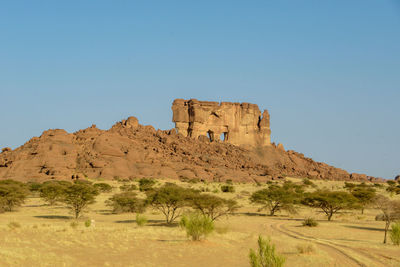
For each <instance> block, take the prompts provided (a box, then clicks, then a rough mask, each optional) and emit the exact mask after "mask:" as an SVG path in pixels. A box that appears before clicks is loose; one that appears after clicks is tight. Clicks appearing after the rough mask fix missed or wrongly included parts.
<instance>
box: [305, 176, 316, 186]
mask: <svg viewBox="0 0 400 267" xmlns="http://www.w3.org/2000/svg"><path fill="white" fill-rule="evenodd" d="M303 185H305V186H312V187H315V186H316V185H315V184H314V183H313V182H312V181H311V180H310V179H308V178H304V179H303Z"/></svg>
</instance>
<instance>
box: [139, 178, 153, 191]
mask: <svg viewBox="0 0 400 267" xmlns="http://www.w3.org/2000/svg"><path fill="white" fill-rule="evenodd" d="M155 184H156V181H155V180H153V179H148V178H142V179H140V180H139V190H140V191H141V192H143V191H149V190H151V189H153V186H154V185H155Z"/></svg>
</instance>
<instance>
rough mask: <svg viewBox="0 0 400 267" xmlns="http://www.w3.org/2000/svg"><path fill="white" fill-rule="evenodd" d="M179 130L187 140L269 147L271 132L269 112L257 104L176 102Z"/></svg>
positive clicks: (174, 106) (175, 120) (192, 100)
mask: <svg viewBox="0 0 400 267" xmlns="http://www.w3.org/2000/svg"><path fill="white" fill-rule="evenodd" d="M172 111H173V118H172V121H173V122H175V128H176V129H177V131H178V132H179V133H180V134H182V135H183V136H188V137H191V138H195V139H198V138H199V137H200V138H202V139H204V137H205V136H206V137H207V138H208V139H209V140H210V141H211V142H213V141H223V142H226V143H229V144H233V145H241V146H253V147H256V146H268V145H270V144H271V137H270V136H271V130H270V126H269V114H268V111H267V110H264V112H263V113H262V114H261V111H260V109H259V108H258V106H257V105H255V104H250V103H230V102H221V103H218V102H210V101H198V100H196V99H190V100H183V99H176V100H175V101H174V102H173V104H172Z"/></svg>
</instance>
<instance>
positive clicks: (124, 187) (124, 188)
mask: <svg viewBox="0 0 400 267" xmlns="http://www.w3.org/2000/svg"><path fill="white" fill-rule="evenodd" d="M119 189H120V190H121V191H122V192H129V191H134V190H137V186H136V185H135V184H124V185H121V186H120V187H119Z"/></svg>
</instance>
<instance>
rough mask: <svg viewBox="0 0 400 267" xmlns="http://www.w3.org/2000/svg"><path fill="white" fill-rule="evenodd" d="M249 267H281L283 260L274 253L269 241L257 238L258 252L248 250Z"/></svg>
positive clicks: (273, 247) (273, 246)
mask: <svg viewBox="0 0 400 267" xmlns="http://www.w3.org/2000/svg"><path fill="white" fill-rule="evenodd" d="M249 257H250V266H251V267H281V266H283V265H284V264H285V258H284V257H283V256H281V255H279V254H277V253H276V252H275V245H273V244H271V240H270V239H263V238H262V237H261V236H259V237H258V250H257V251H254V250H253V249H250V255H249Z"/></svg>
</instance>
